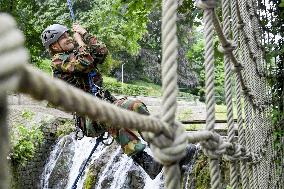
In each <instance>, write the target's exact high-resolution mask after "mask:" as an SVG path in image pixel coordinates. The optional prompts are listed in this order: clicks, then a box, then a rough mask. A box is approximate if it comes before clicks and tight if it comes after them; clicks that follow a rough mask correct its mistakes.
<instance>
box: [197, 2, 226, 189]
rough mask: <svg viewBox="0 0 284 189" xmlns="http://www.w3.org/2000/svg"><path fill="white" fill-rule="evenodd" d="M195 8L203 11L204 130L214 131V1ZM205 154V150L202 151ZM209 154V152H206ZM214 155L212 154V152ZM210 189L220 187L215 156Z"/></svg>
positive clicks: (200, 3)
mask: <svg viewBox="0 0 284 189" xmlns="http://www.w3.org/2000/svg"><path fill="white" fill-rule="evenodd" d="M197 6H198V7H199V8H201V9H203V10H204V12H203V22H204V37H205V62H204V65H205V90H206V129H207V130H209V131H213V130H214V126H215V97H214V46H213V34H214V27H213V14H214V8H215V6H216V1H215V0H208V1H202V0H199V1H197ZM203 150H204V151H205V152H206V151H207V149H206V148H204V149H203ZM206 153H207V154H209V153H210V152H206ZM213 153H214V152H213ZM209 166H210V178H211V188H212V189H217V188H219V187H220V166H219V157H218V155H217V154H216V155H215V157H214V156H211V157H210V156H209Z"/></svg>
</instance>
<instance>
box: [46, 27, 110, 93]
mask: <svg viewBox="0 0 284 189" xmlns="http://www.w3.org/2000/svg"><path fill="white" fill-rule="evenodd" d="M83 41H84V42H85V44H86V46H81V47H75V48H74V50H73V51H71V52H63V53H57V54H55V55H54V56H53V57H52V65H51V67H52V70H53V75H54V77H57V78H60V79H63V80H65V81H66V82H68V83H70V84H71V85H73V86H75V87H78V88H80V89H82V90H84V91H86V92H91V91H90V87H89V81H88V79H89V78H88V73H90V72H92V71H96V73H97V74H96V76H95V77H94V83H95V84H96V85H98V86H102V76H101V74H100V72H99V70H98V68H97V65H98V64H102V63H103V62H104V60H105V58H106V56H107V54H108V50H107V48H106V46H105V45H104V44H103V43H101V42H99V41H98V40H97V39H96V38H95V37H94V36H91V35H90V34H88V33H87V34H85V35H84V36H83Z"/></svg>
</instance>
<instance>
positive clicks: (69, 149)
mask: <svg viewBox="0 0 284 189" xmlns="http://www.w3.org/2000/svg"><path fill="white" fill-rule="evenodd" d="M95 143H96V139H94V138H89V137H84V138H83V139H81V140H75V139H74V134H71V135H68V136H64V137H62V138H60V140H58V142H57V143H56V145H55V146H54V148H53V150H52V152H51V153H50V156H49V159H48V161H47V163H46V165H45V169H44V171H43V173H42V179H41V186H42V189H59V188H60V189H61V188H62V189H71V187H72V185H73V183H74V181H75V180H76V178H77V176H78V174H79V171H80V169H81V168H82V166H83V164H84V163H85V161H86V159H87V157H88V156H89V154H90V152H91V150H92V149H93V147H94V145H95ZM146 152H147V153H148V154H149V155H152V154H151V151H150V149H149V148H146ZM197 155H198V150H196V151H195V154H194V156H193V158H192V159H191V160H190V162H188V164H187V165H186V166H185V173H184V175H185V177H186V179H184V182H183V183H184V186H188V187H189V188H190V184H189V183H188V181H189V180H190V179H188V178H189V177H190V176H191V172H192V169H193V165H194V163H195V160H196V157H197ZM89 170H92V171H91V173H94V179H95V182H94V183H92V185H91V186H92V188H96V189H106V188H107V189H122V188H123V189H130V188H144V189H148V188H151V189H163V188H164V182H163V181H164V176H163V173H162V172H161V173H160V174H159V175H158V176H157V177H156V178H155V179H154V180H152V179H151V178H150V177H149V176H148V175H147V173H146V172H145V171H144V170H143V168H142V167H140V166H138V165H136V164H135V163H134V161H133V160H132V158H131V157H128V156H127V155H125V154H123V153H122V149H121V147H120V146H118V145H117V144H116V143H114V144H112V145H111V146H109V147H106V146H104V145H103V144H100V145H99V146H98V148H97V149H96V151H95V152H94V154H93V155H92V158H91V160H90V161H89V162H88V165H87V167H86V169H85V171H84V172H83V174H82V176H81V178H80V179H79V181H78V183H77V189H83V188H84V184H86V183H84V182H85V181H86V180H87V175H88V174H86V173H88V171H89ZM93 171H95V172H93Z"/></svg>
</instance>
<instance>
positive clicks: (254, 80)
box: [242, 1, 259, 188]
mask: <svg viewBox="0 0 284 189" xmlns="http://www.w3.org/2000/svg"><path fill="white" fill-rule="evenodd" d="M242 11H243V16H244V18H245V20H246V21H247V23H248V24H249V25H251V24H252V23H251V22H250V20H249V16H248V10H247V6H246V2H245V1H242ZM248 24H247V25H246V27H245V28H246V29H247V33H248V35H249V36H250V39H251V40H250V41H249V42H250V44H251V47H252V49H253V53H257V46H256V41H255V38H254V37H252V36H253V32H252V29H251V27H248ZM256 56H257V55H256ZM250 58H251V62H253V61H258V60H259V59H258V56H257V57H254V56H253V54H250ZM251 65H252V66H253V64H251ZM254 65H255V64H254ZM247 68H248V69H249V72H250V76H251V93H252V94H253V95H254V97H255V99H254V100H256V101H257V102H256V103H257V104H259V98H258V97H257V95H256V94H259V90H258V89H259V77H257V76H259V74H256V70H259V69H258V65H255V69H252V67H251V66H248V67H247ZM253 110H254V111H253ZM249 112H251V113H250V115H251V116H250V118H251V121H250V123H251V125H250V126H249V127H250V129H251V132H253V134H252V135H251V150H252V151H253V152H256V141H255V140H256V139H257V137H256V136H255V135H256V134H257V133H256V132H255V131H256V130H255V127H256V123H257V116H256V114H255V113H256V111H255V107H254V108H253V107H252V104H251V103H250V104H249ZM252 169H253V185H254V188H258V187H259V170H258V169H259V166H258V163H253V164H252Z"/></svg>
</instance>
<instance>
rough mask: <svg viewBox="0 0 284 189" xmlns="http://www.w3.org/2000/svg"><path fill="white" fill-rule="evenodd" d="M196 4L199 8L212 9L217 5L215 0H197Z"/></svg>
mask: <svg viewBox="0 0 284 189" xmlns="http://www.w3.org/2000/svg"><path fill="white" fill-rule="evenodd" d="M196 6H197V7H198V8H200V9H203V10H205V9H214V8H215V7H216V6H217V1H216V0H197V1H196Z"/></svg>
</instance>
